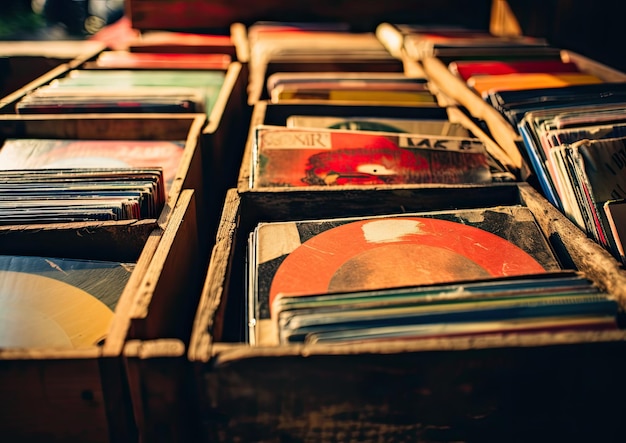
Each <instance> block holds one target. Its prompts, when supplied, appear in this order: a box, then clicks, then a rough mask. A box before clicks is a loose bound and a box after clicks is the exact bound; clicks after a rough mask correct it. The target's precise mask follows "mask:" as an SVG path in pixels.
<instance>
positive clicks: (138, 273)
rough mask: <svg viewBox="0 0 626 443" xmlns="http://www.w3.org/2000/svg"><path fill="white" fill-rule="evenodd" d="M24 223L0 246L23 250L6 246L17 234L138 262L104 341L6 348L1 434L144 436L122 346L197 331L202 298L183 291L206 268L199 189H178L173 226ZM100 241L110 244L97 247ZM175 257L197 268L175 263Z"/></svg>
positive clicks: (73, 252) (37, 249)
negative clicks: (192, 325) (198, 209)
mask: <svg viewBox="0 0 626 443" xmlns="http://www.w3.org/2000/svg"><path fill="white" fill-rule="evenodd" d="M26 228H27V229H28V231H29V233H28V235H27V236H24V235H23V234H22V233H21V232H19V230H18V229H15V230H8V231H3V232H2V235H1V237H2V242H1V243H0V252H2V253H11V254H13V253H16V252H15V250H14V249H13V248H8V246H9V245H13V244H14V243H15V241H14V238H13V237H14V235H16V236H18V237H20V238H21V240H22V241H28V242H29V243H30V246H29V248H28V249H29V251H28V252H29V253H30V254H40V255H44V256H54V257H71V258H83V259H92V258H95V257H94V256H100V257H102V256H105V257H106V258H107V259H110V260H121V261H129V260H130V261H133V262H135V263H136V266H135V269H134V271H133V273H132V274H131V277H130V280H129V281H128V283H127V285H126V286H125V288H124V291H123V293H122V295H121V297H120V299H119V302H118V304H117V307H116V309H115V313H114V318H113V321H112V324H111V326H110V328H109V333H108V335H107V337H106V339H105V340H104V342H103V343H102V344H101V345H93V346H91V347H85V348H81V349H55V348H33V349H17V348H16V349H10V348H5V349H0V374H1V375H0V392H2V397H1V398H2V400H1V401H0V410H1V411H2V413H1V414H0V432H2V435H3V437H4V438H5V439H6V440H7V441H72V442H74V441H75V442H113V441H115V442H118V441H128V442H134V441H137V435H138V434H137V425H136V420H135V417H134V414H133V410H132V404H131V401H130V394H129V387H128V378H127V376H126V372H125V369H124V365H123V360H122V349H123V346H124V343H126V342H127V341H128V340H130V339H137V338H144V339H150V338H156V337H174V338H180V339H182V338H184V337H188V336H189V333H190V323H191V318H192V316H193V313H194V311H195V306H196V303H197V298H198V297H197V296H196V295H195V293H194V292H184V291H183V289H182V288H185V287H189V285H190V284H191V283H190V282H192V281H199V280H200V281H201V277H200V275H201V273H202V272H203V269H202V259H203V251H202V249H201V248H200V244H199V241H198V235H197V234H198V227H197V219H196V203H195V200H194V192H193V190H187V189H186V190H183V191H181V192H180V195H179V198H178V199H177V203H176V206H175V207H173V208H172V210H171V214H170V216H169V220H168V223H167V225H166V226H164V225H159V224H158V223H156V221H155V220H152V221H147V222H146V223H145V224H144V225H143V226H142V225H140V226H134V225H133V223H128V224H126V226H124V225H122V224H120V225H118V226H116V227H115V229H114V230H113V231H114V233H113V234H112V232H111V230H112V227H111V226H107V225H106V224H103V225H102V226H72V227H70V226H57V225H50V226H43V225H40V226H29V227H26ZM57 232H58V234H59V237H60V238H61V239H62V241H61V242H59V241H56V238H55V236H56V234H57ZM135 237H138V238H137V239H135ZM94 239H96V241H93V240H94ZM103 239H105V240H106V241H105V243H106V245H103V244H101V243H103V242H102V240H103ZM97 244H99V247H102V248H106V247H109V248H110V251H109V252H108V253H105V254H99V253H98V251H97V249H96V248H95V247H94V245H97ZM7 249H8V250H7ZM205 256H206V254H205ZM173 262H174V263H176V262H185V263H188V264H190V266H189V267H187V268H185V269H172V263H173ZM155 275H158V276H159V278H158V279H155ZM157 280H158V281H159V283H158V284H157ZM160 282H165V283H160ZM164 286H165V287H167V289H163V287H164ZM146 287H150V291H146V290H145V288H146ZM142 288H144V289H143V290H142ZM179 288H180V292H179Z"/></svg>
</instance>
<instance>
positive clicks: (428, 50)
mask: <svg viewBox="0 0 626 443" xmlns="http://www.w3.org/2000/svg"><path fill="white" fill-rule="evenodd" d="M381 28H385V29H386V30H387V32H380V31H379V32H378V35H379V36H382V37H383V38H384V37H385V36H386V35H390V34H393V33H394V32H389V29H391V30H393V31H395V34H397V35H398V36H399V39H400V41H401V42H402V47H403V49H404V51H405V53H406V54H407V56H408V57H410V58H411V59H413V60H423V59H425V58H428V57H437V58H440V59H442V60H452V59H454V60H465V59H472V60H477V59H493V58H499V59H503V60H504V59H506V60H520V59H529V58H543V59H550V58H555V57H556V58H558V56H559V51H558V50H557V49H555V48H552V47H550V46H549V45H548V43H547V41H546V40H545V39H542V38H537V37H529V36H496V35H493V34H491V33H489V32H487V31H484V30H476V29H470V28H464V27H452V26H443V25H412V24H394V25H392V24H389V23H385V24H381ZM397 38H398V37H396V39H397Z"/></svg>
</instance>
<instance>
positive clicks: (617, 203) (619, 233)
mask: <svg viewBox="0 0 626 443" xmlns="http://www.w3.org/2000/svg"><path fill="white" fill-rule="evenodd" d="M603 209H604V214H605V216H606V219H607V222H608V224H609V229H610V230H611V235H612V236H613V239H614V241H615V247H616V251H615V256H616V257H619V258H620V260H621V261H622V263H624V264H626V252H625V251H626V200H625V199H619V200H607V201H606V202H604V205H603Z"/></svg>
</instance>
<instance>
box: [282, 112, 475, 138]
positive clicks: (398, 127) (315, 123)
mask: <svg viewBox="0 0 626 443" xmlns="http://www.w3.org/2000/svg"><path fill="white" fill-rule="evenodd" d="M286 126H287V127H294V128H296V127H303V128H326V129H349V130H354V131H381V132H398V133H402V132H404V133H412V134H425V135H426V134H428V135H441V136H452V137H472V134H471V133H470V132H469V130H468V129H467V128H465V127H464V126H463V125H462V124H460V123H455V122H451V121H450V120H444V119H439V120H428V119H408V118H407V119H403V118H382V117H381V118H378V117H359V116H354V117H330V116H317V115H292V116H289V117H288V118H287V121H286Z"/></svg>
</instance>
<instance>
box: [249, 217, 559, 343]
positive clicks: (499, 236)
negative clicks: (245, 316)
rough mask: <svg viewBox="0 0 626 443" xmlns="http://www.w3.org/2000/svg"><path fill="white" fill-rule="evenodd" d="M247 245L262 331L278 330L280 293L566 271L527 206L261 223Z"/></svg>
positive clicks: (252, 298) (252, 299)
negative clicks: (275, 309)
mask: <svg viewBox="0 0 626 443" xmlns="http://www.w3.org/2000/svg"><path fill="white" fill-rule="evenodd" d="M249 247H250V249H251V250H252V251H253V252H251V255H250V258H251V263H250V270H249V272H250V276H251V277H250V291H249V292H250V293H249V303H250V305H249V308H250V315H254V317H253V318H254V319H255V322H254V323H256V325H258V328H261V329H263V328H264V327H269V328H273V326H272V325H271V321H270V322H264V320H268V319H270V318H271V317H272V314H271V306H272V303H273V302H274V300H275V299H276V297H277V296H278V295H279V294H281V295H282V296H286V295H289V294H297V295H307V294H325V293H329V292H354V291H363V290H372V289H376V290H380V289H388V288H397V287H402V286H421V285H432V284H439V283H450V282H456V281H468V280H481V279H485V278H492V277H503V276H514V275H529V274H530V275H532V274H541V273H545V272H548V271H555V270H559V269H560V265H559V262H558V260H557V258H556V256H555V255H554V253H553V251H552V249H551V247H550V245H549V244H548V242H547V241H546V239H545V237H544V236H543V234H542V232H541V231H540V229H539V228H538V226H537V224H536V222H535V220H534V217H533V215H532V213H531V212H530V211H529V210H528V209H527V208H525V207H521V206H513V207H496V208H482V209H474V210H459V211H438V212H430V213H428V212H427V213H420V214H412V215H402V216H376V217H369V218H346V219H329V220H317V221H301V222H282V223H280V222H275V223H261V224H259V226H258V227H257V228H256V230H255V231H254V233H253V235H252V236H251V239H250V246H249ZM425 257H428V259H427V260H425V259H424V258H425ZM311 269H315V272H310V270H311ZM263 325H265V326H263ZM255 332H258V329H257V331H251V335H254V333H255ZM270 335H271V333H270Z"/></svg>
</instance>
